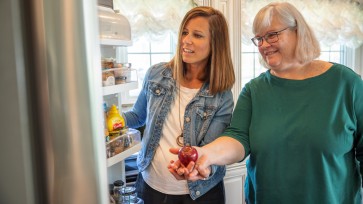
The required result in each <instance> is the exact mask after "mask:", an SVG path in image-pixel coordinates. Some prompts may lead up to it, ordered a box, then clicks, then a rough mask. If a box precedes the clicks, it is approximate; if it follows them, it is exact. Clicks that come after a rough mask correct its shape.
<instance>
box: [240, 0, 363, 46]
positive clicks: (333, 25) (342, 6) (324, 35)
mask: <svg viewBox="0 0 363 204" xmlns="http://www.w3.org/2000/svg"><path fill="white" fill-rule="evenodd" d="M284 1H285V2H289V3H291V4H292V5H294V6H295V7H296V8H298V10H299V11H300V12H301V13H302V14H303V16H304V17H305V20H306V21H307V22H308V24H309V25H310V27H312V29H313V30H314V32H315V34H316V36H317V38H318V39H319V41H320V42H321V43H323V44H325V45H327V46H330V45H333V44H342V45H346V46H348V47H351V48H357V47H359V46H360V45H362V44H363V1H360V2H359V1H349V0H284ZM270 2H273V0H245V1H244V2H243V5H242V18H243V19H242V22H243V23H242V33H243V36H242V41H243V43H245V44H251V43H252V42H251V40H250V38H252V37H253V34H252V23H253V18H254V16H255V15H256V13H257V11H258V10H259V9H260V8H262V7H263V6H265V5H267V4H268V3H270Z"/></svg>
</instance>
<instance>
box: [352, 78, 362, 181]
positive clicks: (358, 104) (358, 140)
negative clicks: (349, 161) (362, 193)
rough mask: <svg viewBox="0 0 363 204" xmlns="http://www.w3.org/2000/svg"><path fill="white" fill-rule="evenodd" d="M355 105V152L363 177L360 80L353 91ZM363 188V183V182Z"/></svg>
mask: <svg viewBox="0 0 363 204" xmlns="http://www.w3.org/2000/svg"><path fill="white" fill-rule="evenodd" d="M353 103H354V111H355V116H356V118H357V129H356V132H355V151H356V158H357V160H358V162H359V168H360V175H361V181H362V175H363V80H362V79H360V80H358V82H357V83H356V85H355V86H354V89H353ZM362 187H363V181H362Z"/></svg>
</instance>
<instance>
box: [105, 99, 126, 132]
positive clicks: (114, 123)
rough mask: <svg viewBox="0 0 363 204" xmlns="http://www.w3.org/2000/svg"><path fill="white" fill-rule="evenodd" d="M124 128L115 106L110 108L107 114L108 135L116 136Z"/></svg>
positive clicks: (123, 121)
mask: <svg viewBox="0 0 363 204" xmlns="http://www.w3.org/2000/svg"><path fill="white" fill-rule="evenodd" d="M124 128H125V120H124V118H123V117H122V116H121V115H120V113H119V111H118V109H117V107H116V105H115V104H113V105H112V106H111V108H110V109H109V110H108V113H107V129H108V132H109V134H110V135H113V136H117V135H120V134H121V131H122V130H123V129H124Z"/></svg>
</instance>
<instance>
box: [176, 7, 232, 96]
mask: <svg viewBox="0 0 363 204" xmlns="http://www.w3.org/2000/svg"><path fill="white" fill-rule="evenodd" d="M196 17H205V18H207V19H208V23H209V32H210V35H211V42H210V47H211V55H210V56H209V60H208V64H207V68H206V78H205V81H206V82H209V91H210V93H211V94H215V93H218V92H222V91H225V90H228V89H231V88H232V86H233V84H234V81H235V75H234V70H233V64H232V58H231V49H230V42H229V34H228V25H227V21H226V19H225V18H224V16H223V14H222V13H221V12H220V11H218V10H216V9H214V8H212V7H207V6H199V7H195V8H193V9H191V10H190V11H188V12H187V13H186V14H185V16H184V18H183V20H182V22H181V24H180V27H179V34H178V45H177V50H176V54H175V56H174V58H173V59H172V60H171V61H170V65H171V67H172V69H173V77H174V79H176V80H178V79H181V78H184V72H185V71H184V69H185V67H184V64H185V63H184V62H183V59H182V55H181V50H180V47H181V44H182V33H183V29H184V28H185V26H186V24H187V23H188V21H189V20H191V19H193V18H196Z"/></svg>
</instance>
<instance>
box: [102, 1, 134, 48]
mask: <svg viewBox="0 0 363 204" xmlns="http://www.w3.org/2000/svg"><path fill="white" fill-rule="evenodd" d="M98 17H99V18H98V19H99V33H100V39H101V40H121V41H125V42H131V27H130V23H129V21H128V20H127V18H126V17H125V16H123V15H121V14H119V13H115V11H114V10H112V9H111V8H108V7H103V6H98Z"/></svg>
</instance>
